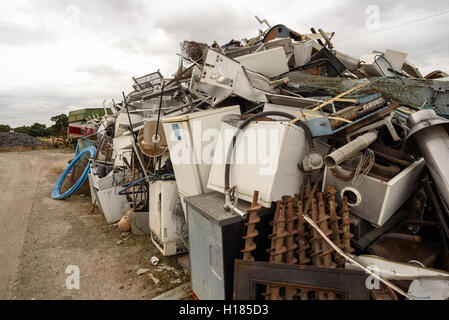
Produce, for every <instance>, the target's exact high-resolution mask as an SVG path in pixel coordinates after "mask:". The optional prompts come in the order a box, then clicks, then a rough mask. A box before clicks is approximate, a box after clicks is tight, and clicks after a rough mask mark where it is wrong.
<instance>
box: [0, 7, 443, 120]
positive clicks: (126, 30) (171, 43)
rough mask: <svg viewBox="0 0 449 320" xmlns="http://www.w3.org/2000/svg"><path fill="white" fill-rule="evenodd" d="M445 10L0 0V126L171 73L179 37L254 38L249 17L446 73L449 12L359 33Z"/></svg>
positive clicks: (88, 102) (95, 102)
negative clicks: (319, 32) (394, 54)
mask: <svg viewBox="0 0 449 320" xmlns="http://www.w3.org/2000/svg"><path fill="white" fill-rule="evenodd" d="M373 5H374V6H377V8H378V9H379V11H378V13H379V15H378V17H379V20H378V21H379V23H378V24H377V23H376V20H377V19H376V12H377V11H376V10H377V9H376V7H373ZM447 10H449V3H448V1H447V0H427V1H420V0H407V1H405V0H403V1H399V0H398V1H391V0H389V1H387V0H382V1H365V0H346V1H335V0H322V1H320V0H314V1H310V0H296V1H292V0H288V1H272V0H270V1H265V0H257V1H255V0H249V1H243V0H240V1H230V0H225V1H217V0H214V1H212V0H210V1H205V0H198V1H188V0H183V1H172V0H165V1H154V0H151V1H144V0H126V1H125V0H91V1H87V0H78V1H77V0H1V1H0V72H1V77H0V124H9V125H11V126H20V125H30V124H32V123H34V122H40V123H46V124H51V122H50V120H49V119H50V117H52V116H54V115H57V114H61V113H68V112H69V111H70V110H74V109H77V108H84V107H90V108H92V107H101V106H102V101H103V100H104V99H105V98H107V99H109V101H110V98H111V97H114V98H115V99H117V100H120V97H121V92H122V91H125V93H128V92H130V91H131V90H132V88H131V85H132V80H131V77H133V76H140V75H144V74H147V73H150V72H153V71H155V70H157V69H160V71H161V73H162V74H163V75H164V76H167V77H169V76H171V75H172V73H173V72H175V70H176V68H177V64H178V57H177V56H176V53H178V52H179V43H180V42H181V41H183V40H195V41H198V42H205V43H209V44H210V43H212V41H213V40H216V41H218V42H219V43H222V44H223V43H226V42H228V41H229V40H231V39H242V38H245V37H246V38H250V37H252V36H255V35H257V31H258V29H260V28H262V27H261V26H260V25H259V23H258V22H257V20H256V19H255V18H254V16H255V15H258V16H259V17H260V18H265V19H267V20H268V22H269V23H270V24H271V25H272V26H273V25H275V24H279V23H282V24H285V25H286V26H288V27H289V28H291V29H293V30H295V31H297V32H299V33H308V32H309V30H310V27H315V28H316V29H318V28H322V29H324V30H325V31H329V32H330V31H335V32H336V35H335V37H334V42H335V47H336V49H337V50H339V51H342V52H345V53H348V54H350V55H353V56H356V57H359V56H360V55H361V54H364V53H369V52H371V51H372V50H385V49H387V48H388V49H395V50H399V51H402V52H406V53H408V54H409V60H410V61H412V62H414V63H415V64H416V65H417V66H418V67H419V68H420V70H421V72H422V73H424V74H427V73H428V72H431V71H433V70H436V69H441V70H446V71H449V55H448V51H449V42H448V41H447V40H446V39H447V30H448V28H447V21H448V20H447V19H448V17H449V14H446V15H440V16H437V17H434V18H431V19H427V20H424V21H420V22H416V23H413V24H408V25H405V26H402V27H399V28H395V29H392V30H389V31H384V32H378V33H372V34H367V33H370V32H372V31H373V30H376V28H377V30H378V29H385V28H389V27H392V26H396V25H398V24H402V23H407V22H409V21H413V20H418V19H421V18H424V17H428V16H432V15H435V14H437V13H440V12H444V11H447ZM367 22H368V23H367ZM263 28H264V27H263ZM362 34H365V35H364V36H362V37H358V38H354V39H352V40H346V41H345V39H347V38H350V37H353V36H358V35H362Z"/></svg>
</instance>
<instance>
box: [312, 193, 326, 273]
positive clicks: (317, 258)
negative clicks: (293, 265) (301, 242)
mask: <svg viewBox="0 0 449 320" xmlns="http://www.w3.org/2000/svg"><path fill="white" fill-rule="evenodd" d="M310 213H311V218H312V220H313V221H314V222H318V210H317V203H316V199H312V200H311V208H310ZM309 242H310V244H311V247H312V250H311V251H310V256H311V257H312V262H313V265H314V266H316V267H322V266H323V258H322V256H321V252H322V251H321V241H320V235H319V233H318V231H316V230H315V229H312V232H311V238H310V239H309Z"/></svg>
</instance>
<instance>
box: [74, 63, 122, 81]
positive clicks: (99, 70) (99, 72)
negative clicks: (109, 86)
mask: <svg viewBox="0 0 449 320" xmlns="http://www.w3.org/2000/svg"><path fill="white" fill-rule="evenodd" d="M75 71H77V72H84V73H87V74H89V75H90V76H92V78H94V79H95V78H96V77H103V78H109V79H111V78H118V77H124V76H125V75H126V74H127V73H126V72H124V71H121V70H118V69H116V68H115V67H114V66H111V65H107V64H98V65H81V66H78V67H76V68H75Z"/></svg>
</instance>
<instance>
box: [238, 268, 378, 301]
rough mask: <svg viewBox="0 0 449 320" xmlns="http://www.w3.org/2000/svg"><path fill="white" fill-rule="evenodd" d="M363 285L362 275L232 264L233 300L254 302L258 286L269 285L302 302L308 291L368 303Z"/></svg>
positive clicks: (364, 276)
mask: <svg viewBox="0 0 449 320" xmlns="http://www.w3.org/2000/svg"><path fill="white" fill-rule="evenodd" d="M365 281H366V273H365V272H364V271H354V270H345V269H324V268H315V267H309V266H298V265H288V264H281V265H275V264H272V263H267V262H251V261H243V260H235V273H234V295H233V298H234V300H255V299H257V292H258V290H257V289H258V288H257V285H270V286H284V287H288V286H293V287H295V288H296V289H300V290H301V291H300V295H304V298H305V299H309V298H308V297H307V296H306V293H307V292H308V291H309V290H310V291H322V292H324V293H326V292H333V293H335V294H336V295H338V296H339V297H340V298H341V299H344V300H369V291H368V289H366V285H365ZM303 289H305V290H304V291H302V290H303ZM298 297H299V296H298Z"/></svg>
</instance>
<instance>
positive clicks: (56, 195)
mask: <svg viewBox="0 0 449 320" xmlns="http://www.w3.org/2000/svg"><path fill="white" fill-rule="evenodd" d="M96 152H97V149H96V148H95V147H93V146H90V147H87V148H86V149H84V150H83V151H81V152H80V153H78V154H77V155H76V157H75V158H74V159H73V160H72V162H70V164H69V165H68V167H67V168H66V169H65V170H64V172H63V173H62V174H61V176H60V177H59V179H58V181H56V184H55V186H54V187H53V190H52V192H51V197H52V198H53V199H58V200H62V199H65V198H67V197H70V196H71V195H72V194H73V193H74V192H76V191H77V190H78V189H79V188H81V186H82V185H83V184H84V183H85V182H86V180H87V178H88V176H89V173H90V163H88V164H87V166H86V168H85V169H84V172H83V174H82V175H81V177H80V178H79V179H78V181H77V182H76V183H75V184H74V185H73V186H72V187H71V188H70V189H69V190H67V191H66V192H64V193H63V194H61V187H62V184H63V183H64V180H65V178H66V177H67V175H68V174H69V172H70V170H71V169H72V168H73V167H74V166H75V164H76V163H77V162H78V161H80V159H81V157H82V156H84V155H85V154H86V153H90V157H89V158H90V159H92V158H93V157H94V156H95V153H96Z"/></svg>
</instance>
